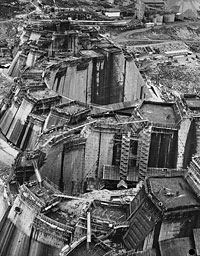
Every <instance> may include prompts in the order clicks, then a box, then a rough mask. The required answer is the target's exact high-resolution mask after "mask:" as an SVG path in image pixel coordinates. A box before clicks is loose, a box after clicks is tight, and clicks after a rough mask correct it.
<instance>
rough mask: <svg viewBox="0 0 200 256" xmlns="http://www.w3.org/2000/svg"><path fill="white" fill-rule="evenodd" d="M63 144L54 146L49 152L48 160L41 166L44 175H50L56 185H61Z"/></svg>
mask: <svg viewBox="0 0 200 256" xmlns="http://www.w3.org/2000/svg"><path fill="white" fill-rule="evenodd" d="M62 152H63V145H62V144H61V143H60V144H58V145H55V146H52V147H51V148H50V149H49V151H48V152H47V160H46V162H45V164H44V165H43V167H42V168H41V175H42V177H48V178H49V179H50V180H52V181H53V182H54V183H55V184H56V185H59V183H60V178H61V167H62Z"/></svg>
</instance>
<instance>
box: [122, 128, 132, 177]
mask: <svg viewBox="0 0 200 256" xmlns="http://www.w3.org/2000/svg"><path fill="white" fill-rule="evenodd" d="M129 151H130V132H129V133H128V135H127V136H126V135H123V136H122V147H121V159H120V179H121V180H126V178H127V175H128V161H129Z"/></svg>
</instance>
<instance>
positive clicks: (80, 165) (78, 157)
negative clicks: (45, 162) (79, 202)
mask: <svg viewBox="0 0 200 256" xmlns="http://www.w3.org/2000/svg"><path fill="white" fill-rule="evenodd" d="M84 157H85V145H79V146H78V147H75V148H72V150H70V151H67V152H65V153H64V159H63V179H62V180H63V191H64V192H65V193H66V194H68V195H77V194H80V193H81V192H82V182H83V179H84V176H83V170H84V164H85V161H84Z"/></svg>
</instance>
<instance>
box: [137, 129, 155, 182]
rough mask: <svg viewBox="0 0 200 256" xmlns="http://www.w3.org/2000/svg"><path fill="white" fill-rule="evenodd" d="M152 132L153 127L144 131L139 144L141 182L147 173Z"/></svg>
mask: <svg viewBox="0 0 200 256" xmlns="http://www.w3.org/2000/svg"><path fill="white" fill-rule="evenodd" d="M151 132H152V126H149V127H148V128H147V129H145V130H144V131H143V133H142V138H141V141H140V143H139V147H138V150H139V152H138V153H139V154H138V156H139V159H138V165H139V180H144V178H145V176H146V173H147V168H148V161H149V151H150V144H151Z"/></svg>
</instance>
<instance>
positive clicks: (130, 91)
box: [124, 59, 145, 102]
mask: <svg viewBox="0 0 200 256" xmlns="http://www.w3.org/2000/svg"><path fill="white" fill-rule="evenodd" d="M144 87H145V81H144V79H143V77H142V76H141V74H140V72H139V70H138V68H137V67H136V65H135V62H134V60H133V59H127V60H126V69H125V87H124V101H131V102H133V101H134V100H137V99H140V98H143V97H144V92H142V90H143V89H142V88H144ZM143 91H144V90H143Z"/></svg>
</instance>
